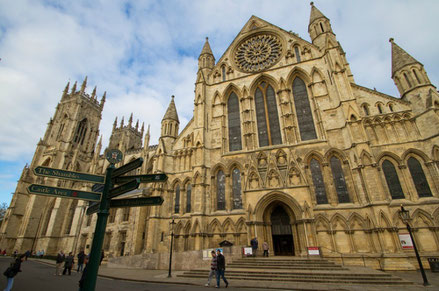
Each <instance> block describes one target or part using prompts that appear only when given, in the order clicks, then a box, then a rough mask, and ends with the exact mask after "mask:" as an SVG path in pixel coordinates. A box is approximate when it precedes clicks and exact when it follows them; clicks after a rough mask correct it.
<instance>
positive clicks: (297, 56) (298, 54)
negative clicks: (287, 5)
mask: <svg viewBox="0 0 439 291" xmlns="http://www.w3.org/2000/svg"><path fill="white" fill-rule="evenodd" d="M294 53H295V54H296V60H297V62H298V63H300V52H299V47H297V46H295V47H294Z"/></svg>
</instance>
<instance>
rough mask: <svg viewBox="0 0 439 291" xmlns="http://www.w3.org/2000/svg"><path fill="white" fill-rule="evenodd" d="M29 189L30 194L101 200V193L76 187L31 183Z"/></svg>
mask: <svg viewBox="0 0 439 291" xmlns="http://www.w3.org/2000/svg"><path fill="white" fill-rule="evenodd" d="M27 191H28V192H29V193H30V194H37V195H45V196H55V197H61V198H70V199H82V200H89V201H100V200H101V193H95V192H86V191H80V190H74V189H65V188H58V187H50V186H45V185H38V184H31V185H30V186H29V187H27Z"/></svg>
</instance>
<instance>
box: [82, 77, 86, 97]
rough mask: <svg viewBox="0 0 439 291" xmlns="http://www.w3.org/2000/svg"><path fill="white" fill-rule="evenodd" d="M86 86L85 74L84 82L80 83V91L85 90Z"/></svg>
mask: <svg viewBox="0 0 439 291" xmlns="http://www.w3.org/2000/svg"><path fill="white" fill-rule="evenodd" d="M86 87H87V76H85V79H84V82H82V85H81V93H84V92H85V88H86Z"/></svg>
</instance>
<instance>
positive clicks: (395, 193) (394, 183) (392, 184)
mask: <svg viewBox="0 0 439 291" xmlns="http://www.w3.org/2000/svg"><path fill="white" fill-rule="evenodd" d="M382 168H383V172H384V176H385V177H386V182H387V187H388V188H389V192H390V196H392V199H404V193H403V192H402V188H401V183H400V182H399V178H398V173H397V172H396V169H395V166H394V165H393V164H392V163H391V162H390V161H388V160H385V161H384V162H383V166H382Z"/></svg>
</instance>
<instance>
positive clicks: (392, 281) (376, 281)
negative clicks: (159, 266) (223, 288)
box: [178, 272, 413, 285]
mask: <svg viewBox="0 0 439 291" xmlns="http://www.w3.org/2000/svg"><path fill="white" fill-rule="evenodd" d="M178 277H185V278H200V279H203V278H204V279H205V278H207V274H181V275H178ZM226 278H227V279H230V280H252V281H280V282H306V283H332V284H370V285H411V284H413V283H412V282H407V281H403V280H402V279H399V278H396V277H391V278H363V279H359V278H327V277H324V278H318V277H303V276H300V277H297V278H293V277H282V278H278V277H273V276H269V277H262V276H260V275H258V276H242V275H235V274H229V272H227V273H226Z"/></svg>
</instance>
